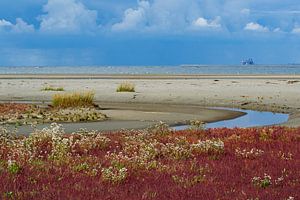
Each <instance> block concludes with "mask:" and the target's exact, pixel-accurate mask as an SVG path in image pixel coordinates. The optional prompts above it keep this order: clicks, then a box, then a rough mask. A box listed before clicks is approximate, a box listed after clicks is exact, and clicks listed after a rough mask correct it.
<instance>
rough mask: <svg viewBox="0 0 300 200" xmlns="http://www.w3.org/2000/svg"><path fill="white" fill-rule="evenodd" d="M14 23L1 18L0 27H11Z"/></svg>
mask: <svg viewBox="0 0 300 200" xmlns="http://www.w3.org/2000/svg"><path fill="white" fill-rule="evenodd" d="M11 26H13V24H12V23H11V22H9V21H6V20H5V19H1V20H0V27H11Z"/></svg>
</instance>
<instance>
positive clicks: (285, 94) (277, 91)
mask: <svg viewBox="0 0 300 200" xmlns="http://www.w3.org/2000/svg"><path fill="white" fill-rule="evenodd" d="M123 81H129V82H132V83H134V84H135V86H136V92H135V93H117V92H116V88H117V86H118V85H119V84H120V83H121V82H123ZM47 85H50V86H55V87H63V88H64V89H65V91H66V92H72V91H85V90H93V91H95V93H96V96H95V100H96V102H97V103H98V104H99V105H100V106H101V107H104V108H105V107H110V108H111V109H110V110H111V111H109V112H110V113H109V115H111V116H114V114H116V113H117V114H118V117H116V116H115V120H116V121H117V120H125V119H126V120H129V121H131V120H130V119H129V118H128V116H131V117H133V118H134V119H133V121H135V119H137V118H139V117H141V116H139V115H138V114H137V112H132V110H136V111H142V112H144V114H143V117H144V118H145V119H142V120H144V121H151V118H153V117H154V118H157V119H159V118H161V119H163V120H165V119H172V116H179V115H181V116H182V117H183V118H185V119H187V120H188V117H195V116H188V115H193V114H196V115H198V116H197V118H199V119H200V115H201V116H204V117H205V116H208V113H205V112H204V110H205V109H204V110H201V109H200V107H203V106H213V107H216V106H217V107H234V108H245V109H253V110H265V111H274V112H284V113H289V114H291V118H290V120H289V122H288V123H286V125H288V126H298V125H300V120H299V119H300V116H299V110H300V103H299V102H300V93H299V89H300V76H299V75H293V76H290V75H271V76H266V75H243V76H237V75H175V76H165V75H164V76H159V75H157V76H154V75H151V76H150V75H145V76H141V75H139V76H127V75H67V76H66V75H42V76H41V77H39V76H37V75H1V76H0V100H1V101H14V102H18V101H20V102H37V103H42V102H44V103H48V102H50V100H51V97H52V95H53V94H55V93H57V92H45V91H41V89H42V88H43V87H44V86H47ZM184 106H185V109H181V108H183V107H184ZM189 106H190V107H189ZM193 106H196V107H197V109H195V108H193ZM188 107H189V108H188ZM106 109H107V108H106ZM198 109H199V110H198ZM114 110H115V111H114ZM116 110H123V114H122V112H120V111H116ZM124 110H127V111H126V112H127V113H126V112H125V111H124ZM130 112H131V114H130ZM145 112H148V114H147V115H145ZM151 112H152V114H151ZM157 112H160V113H164V114H160V115H159V114H158V113H157ZM209 112H212V111H209ZM134 113H135V114H134ZM166 113H169V114H166ZM170 113H171V114H170ZM184 114H186V115H184ZM122 115H123V117H121V116H122ZM134 116H135V117H134ZM157 116H160V117H157ZM162 116H165V117H162ZM223 117H224V116H223ZM183 118H181V119H183ZM222 119H224V118H214V121H215V120H222ZM175 121H176V120H175V119H173V122H175ZM179 121H180V120H179Z"/></svg>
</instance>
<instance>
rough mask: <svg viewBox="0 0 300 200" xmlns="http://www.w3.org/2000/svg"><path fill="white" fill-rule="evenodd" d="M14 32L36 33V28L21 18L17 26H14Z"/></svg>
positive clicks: (18, 19) (17, 20)
mask: <svg viewBox="0 0 300 200" xmlns="http://www.w3.org/2000/svg"><path fill="white" fill-rule="evenodd" d="M12 30H13V31H14V32H18V33H24V32H26V33H30V32H34V26H33V25H30V24H27V23H26V22H25V21H23V19H21V18H17V19H16V24H15V25H14V26H13V28H12Z"/></svg>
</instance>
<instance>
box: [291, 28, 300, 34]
mask: <svg viewBox="0 0 300 200" xmlns="http://www.w3.org/2000/svg"><path fill="white" fill-rule="evenodd" d="M292 33H294V34H300V27H298V26H296V27H294V28H293V30H292Z"/></svg>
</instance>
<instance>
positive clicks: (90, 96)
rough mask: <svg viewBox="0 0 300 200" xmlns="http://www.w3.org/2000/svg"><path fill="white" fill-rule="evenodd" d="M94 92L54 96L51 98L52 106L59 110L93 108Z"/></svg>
mask: <svg viewBox="0 0 300 200" xmlns="http://www.w3.org/2000/svg"><path fill="white" fill-rule="evenodd" d="M94 96H95V93H94V92H91V91H89V92H74V93H65V94H55V95H53V97H52V106H53V107H59V108H70V107H71V108H72V107H90V106H94Z"/></svg>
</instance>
